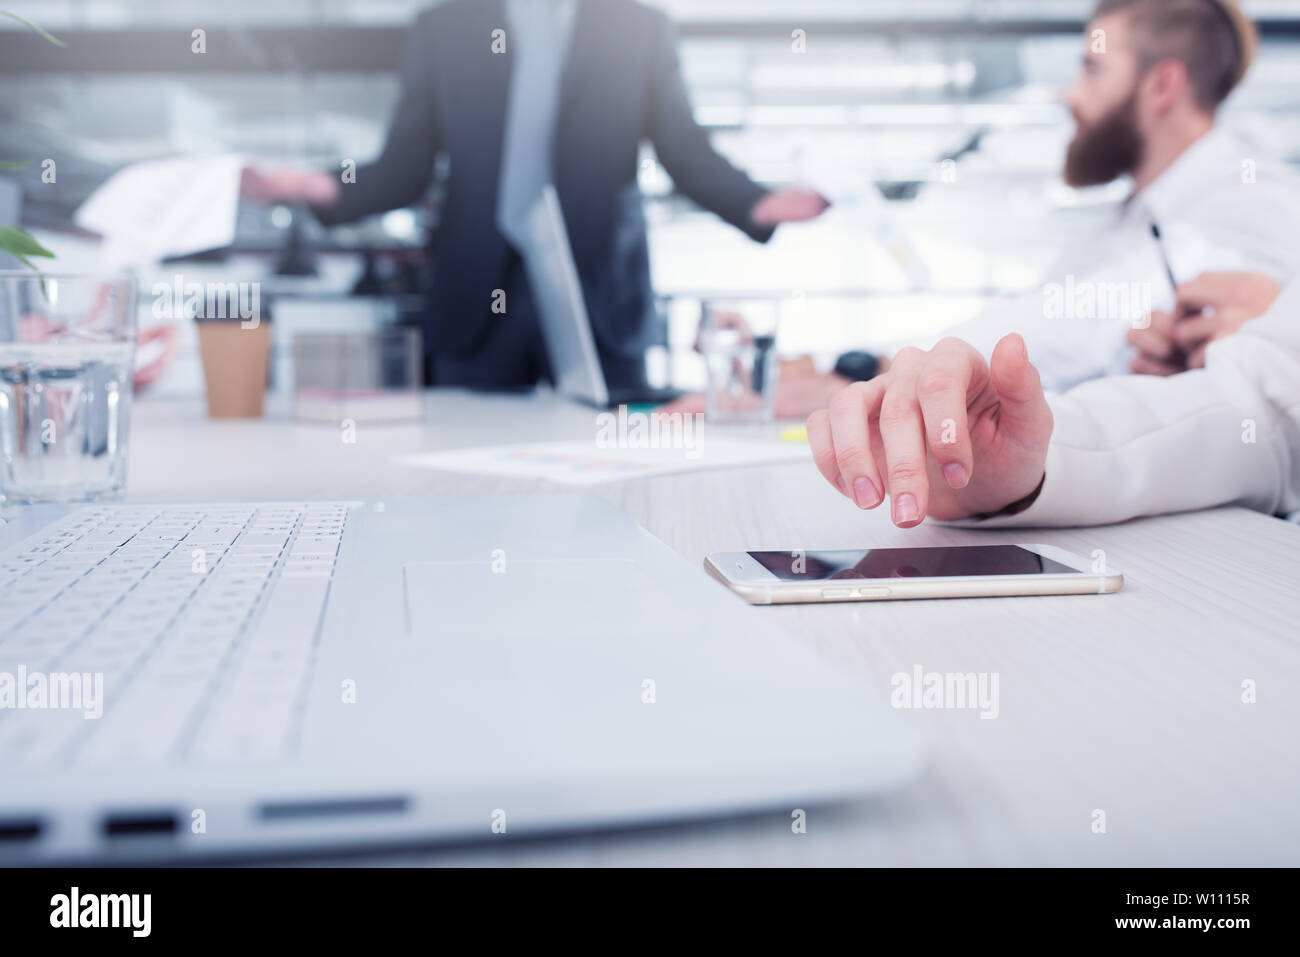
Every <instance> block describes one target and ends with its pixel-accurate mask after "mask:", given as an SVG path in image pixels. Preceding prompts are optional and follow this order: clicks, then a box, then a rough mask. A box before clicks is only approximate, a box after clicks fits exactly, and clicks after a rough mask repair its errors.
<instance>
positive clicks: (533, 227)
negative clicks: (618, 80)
mask: <svg viewBox="0 0 1300 957" xmlns="http://www.w3.org/2000/svg"><path fill="white" fill-rule="evenodd" d="M528 229H529V232H530V234H531V239H532V242H531V249H532V255H531V256H529V257H527V258H526V259H525V261H524V269H525V273H526V275H527V276H528V286H529V289H531V290H532V293H533V299H534V300H535V301H536V303H537V314H538V319H539V322H540V324H541V327H542V339H543V340H544V341H545V343H546V352H547V358H548V359H549V360H550V367H551V376H552V378H553V380H554V383H555V390H556V391H557V392H559V393H560V394H561V395H563V396H566V397H568V398H570V399H575V400H577V401H579V402H583V403H586V404H587V405H594V406H596V407H597V408H609V407H613V406H618V405H629V404H633V403H653V404H656V405H657V404H660V403H663V402H671V401H672V400H673V399H676V398H679V397H680V396H681V394H682V393H681V392H680V391H678V390H674V389H658V388H654V387H651V386H643V387H636V388H622V389H610V388H609V387H608V385H607V384H606V382H605V373H604V370H603V369H602V368H601V364H600V356H599V353H598V352H597V349H596V342H595V339H594V337H593V335H592V331H591V320H590V318H589V317H588V315H587V303H586V299H585V297H584V296H583V292H582V280H581V278H580V277H579V275H578V267H577V264H576V263H575V262H574V260H573V249H572V247H571V246H570V245H569V234H568V230H567V229H566V228H565V226H564V212H563V210H562V209H561V208H560V199H559V196H558V195H557V194H556V192H555V187H554V186H552V185H550V184H547V185H546V186H545V187H543V189H542V192H541V195H540V196H539V197H538V199H537V202H535V203H534V204H533V207H532V209H531V210H530V212H529V216H528Z"/></svg>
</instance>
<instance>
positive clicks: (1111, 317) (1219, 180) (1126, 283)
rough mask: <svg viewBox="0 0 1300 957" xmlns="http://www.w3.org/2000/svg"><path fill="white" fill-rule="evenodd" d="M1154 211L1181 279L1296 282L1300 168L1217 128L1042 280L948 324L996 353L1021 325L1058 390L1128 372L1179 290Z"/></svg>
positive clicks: (1048, 382)
mask: <svg viewBox="0 0 1300 957" xmlns="http://www.w3.org/2000/svg"><path fill="white" fill-rule="evenodd" d="M1153 221H1154V222H1156V223H1157V224H1158V225H1159V227H1160V231H1161V233H1162V236H1163V245H1164V247H1165V251H1166V253H1167V255H1168V258H1169V263H1170V266H1171V268H1172V271H1173V273H1174V277H1175V278H1176V279H1177V281H1178V282H1186V281H1187V280H1189V279H1193V278H1195V277H1196V276H1197V275H1199V274H1200V273H1202V272H1206V271H1209V270H1245V271H1249V272H1258V273H1264V274H1266V275H1269V276H1272V277H1273V278H1274V279H1276V280H1277V281H1278V282H1279V283H1282V284H1286V282H1287V281H1288V280H1290V279H1291V277H1292V276H1293V275H1295V274H1297V273H1298V272H1300V228H1297V224H1298V223H1300V175H1297V174H1296V173H1295V172H1294V171H1292V170H1291V169H1290V168H1288V167H1287V166H1285V165H1284V164H1282V163H1280V162H1277V161H1275V160H1271V159H1268V158H1265V157H1262V156H1260V155H1259V154H1258V151H1255V150H1251V149H1249V148H1248V147H1247V146H1246V145H1245V144H1244V143H1242V142H1241V141H1240V140H1238V139H1237V138H1236V137H1234V136H1233V135H1232V134H1230V133H1229V132H1227V131H1226V130H1223V129H1218V128H1216V129H1214V130H1211V131H1210V132H1209V133H1206V134H1205V135H1204V136H1202V137H1201V138H1200V139H1199V140H1197V141H1196V142H1195V143H1193V144H1192V145H1191V146H1190V147H1189V148H1188V149H1187V150H1185V151H1184V152H1183V154H1182V155H1181V156H1179V157H1178V159H1177V160H1175V161H1174V163H1173V164H1172V165H1171V166H1170V167H1169V168H1168V169H1167V170H1165V171H1164V173H1162V174H1161V175H1160V176H1159V177H1158V178H1157V179H1156V180H1155V181H1154V182H1153V183H1151V184H1150V185H1149V186H1148V187H1147V188H1146V189H1144V190H1142V191H1141V192H1139V193H1137V194H1136V195H1134V196H1132V197H1130V199H1129V200H1127V201H1126V202H1124V203H1122V204H1120V205H1119V206H1118V207H1117V209H1116V210H1115V214H1114V216H1113V217H1112V218H1111V219H1110V220H1109V221H1108V222H1107V223H1106V224H1105V225H1104V226H1102V227H1101V228H1099V229H1097V230H1095V231H1091V232H1089V233H1087V234H1086V235H1083V236H1080V237H1079V238H1077V239H1076V240H1074V241H1073V242H1072V243H1070V244H1069V246H1068V247H1067V250H1066V252H1065V253H1064V254H1063V255H1062V256H1061V257H1060V258H1059V259H1058V261H1057V262H1056V263H1055V264H1054V265H1053V266H1052V267H1051V268H1050V269H1049V270H1048V271H1047V272H1046V273H1045V274H1044V275H1043V277H1042V282H1041V285H1040V286H1039V287H1038V288H1035V289H1033V290H1031V291H1029V292H1026V293H1024V294H1021V295H1019V296H1015V297H1011V298H1009V299H1006V300H999V301H998V302H996V303H993V304H992V305H990V306H989V307H988V308H987V309H985V311H984V312H983V313H981V314H980V315H979V316H977V317H976V318H974V319H972V320H969V321H967V322H964V323H962V324H960V325H958V326H956V327H954V328H952V329H950V330H948V333H947V334H948V335H952V336H956V337H957V338H959V339H964V340H966V341H967V342H969V343H971V344H972V345H974V346H975V347H976V348H977V349H979V350H980V351H981V352H982V353H984V355H985V356H988V355H989V354H990V353H991V352H992V351H993V346H994V345H995V344H996V343H997V341H998V340H999V339H1001V338H1002V337H1003V336H1004V335H1006V334H1007V333H1010V332H1018V333H1020V334H1021V335H1022V336H1024V338H1025V343H1026V345H1027V347H1028V349H1029V358H1030V360H1031V361H1032V362H1033V363H1034V365H1035V366H1037V367H1038V369H1039V371H1040V372H1041V374H1042V376H1043V384H1044V386H1045V387H1046V388H1047V389H1049V390H1051V391H1061V390H1065V389H1069V388H1071V387H1072V386H1075V385H1077V384H1079V383H1081V382H1085V381H1087V380H1089V379H1094V378H1097V377H1098V376H1104V375H1115V374H1122V373H1126V372H1127V371H1128V368H1129V362H1130V360H1131V359H1132V358H1133V356H1134V355H1135V354H1136V353H1135V351H1134V350H1133V349H1132V348H1131V347H1130V346H1128V344H1127V343H1126V341H1125V335H1126V333H1127V332H1128V330H1129V329H1130V328H1132V327H1133V326H1134V325H1142V324H1144V323H1145V322H1146V321H1147V317H1146V313H1147V312H1149V310H1150V309H1151V308H1155V309H1161V310H1168V309H1169V308H1171V307H1172V305H1173V300H1174V291H1173V289H1172V288H1171V286H1170V282H1169V278H1168V275H1167V273H1166V270H1165V266H1164V263H1163V261H1162V259H1161V257H1160V250H1159V248H1158V246H1157V244H1156V241H1155V239H1154V238H1153V237H1152V235H1151V223H1152V222H1153ZM1089 299H1091V303H1090V302H1089Z"/></svg>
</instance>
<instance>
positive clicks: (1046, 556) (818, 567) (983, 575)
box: [704, 545, 1124, 605]
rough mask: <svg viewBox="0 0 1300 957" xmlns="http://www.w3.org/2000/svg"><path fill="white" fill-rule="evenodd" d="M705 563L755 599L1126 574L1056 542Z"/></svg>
mask: <svg viewBox="0 0 1300 957" xmlns="http://www.w3.org/2000/svg"><path fill="white" fill-rule="evenodd" d="M704 567H705V569H706V570H707V571H708V572H709V574H710V575H712V576H713V577H714V578H717V579H718V580H719V581H721V582H722V583H723V584H725V585H726V586H727V587H728V588H730V589H731V590H732V591H734V592H736V594H738V595H740V596H741V597H742V598H744V599H745V600H746V601H748V602H750V603H751V604H754V605H775V604H785V603H790V602H820V601H880V600H884V599H904V598H985V597H992V596H1004V595H1103V594H1106V593H1108V592H1115V591H1119V590H1120V589H1121V588H1123V587H1124V576H1123V575H1121V574H1120V573H1119V572H1118V571H1117V570H1115V569H1114V568H1107V567H1106V566H1105V560H1104V558H1096V559H1094V558H1084V557H1083V556H1081V555H1073V554H1071V553H1070V552H1067V551H1066V550H1065V549H1063V548H1057V547H1055V546H1054V545H954V546H939V547H929V548H854V549H816V550H802V549H794V550H791V551H763V552H716V553H714V554H712V555H710V556H708V557H707V558H706V559H705V560H704Z"/></svg>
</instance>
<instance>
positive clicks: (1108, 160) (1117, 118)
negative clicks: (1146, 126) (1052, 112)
mask: <svg viewBox="0 0 1300 957" xmlns="http://www.w3.org/2000/svg"><path fill="white" fill-rule="evenodd" d="M1141 157H1142V137H1141V136H1140V135H1139V133H1138V129H1137V92H1136V91H1134V92H1133V93H1132V94H1131V95H1130V96H1129V97H1128V99H1126V100H1125V101H1124V102H1123V103H1121V104H1120V105H1119V106H1117V107H1115V109H1113V110H1111V111H1110V113H1108V114H1107V115H1106V116H1104V117H1102V118H1101V119H1100V120H1098V121H1097V122H1096V123H1094V124H1093V125H1092V126H1091V127H1089V128H1088V129H1080V130H1079V131H1078V132H1077V133H1075V135H1074V139H1073V140H1071V141H1070V147H1069V149H1067V150H1066V151H1065V182H1066V183H1067V184H1068V185H1070V186H1100V185H1101V184H1102V183H1109V182H1110V181H1111V180H1114V179H1116V178H1118V177H1120V176H1122V175H1124V174H1125V173H1131V172H1133V170H1134V169H1136V168H1137V165H1138V162H1139V160H1140V159H1141Z"/></svg>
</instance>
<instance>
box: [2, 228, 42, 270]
mask: <svg viewBox="0 0 1300 957" xmlns="http://www.w3.org/2000/svg"><path fill="white" fill-rule="evenodd" d="M0 250H3V251H4V252H7V253H8V254H9V255H10V256H13V257H14V258H15V259H17V260H18V261H19V262H21V263H22V264H23V265H25V266H29V267H31V268H32V269H35V268H36V266H35V265H34V264H33V263H32V261H31V259H30V258H29V257H31V256H44V257H45V258H47V259H53V258H54V253H52V252H50V251H49V250H48V249H46V248H45V247H44V246H42V245H41V244H40V243H38V242H37V241H36V240H35V239H34V238H32V237H31V236H30V235H28V234H27V233H25V232H23V231H22V230H21V229H14V228H13V227H12V226H0Z"/></svg>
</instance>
